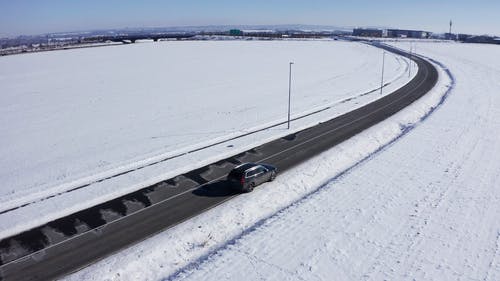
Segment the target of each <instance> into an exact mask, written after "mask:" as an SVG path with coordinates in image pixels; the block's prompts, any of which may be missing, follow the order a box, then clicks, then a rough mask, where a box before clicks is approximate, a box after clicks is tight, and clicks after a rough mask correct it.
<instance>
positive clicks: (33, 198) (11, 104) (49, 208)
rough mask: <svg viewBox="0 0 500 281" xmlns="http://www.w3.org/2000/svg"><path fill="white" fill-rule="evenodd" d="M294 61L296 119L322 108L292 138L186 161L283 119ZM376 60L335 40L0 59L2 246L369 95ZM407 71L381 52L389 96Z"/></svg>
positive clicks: (374, 52)
mask: <svg viewBox="0 0 500 281" xmlns="http://www.w3.org/2000/svg"><path fill="white" fill-rule="evenodd" d="M290 61H293V62H294V63H295V64H294V65H293V87H292V90H293V98H292V117H299V116H302V115H304V114H307V113H310V112H313V111H316V110H322V109H326V108H328V110H324V111H321V112H320V113H318V114H314V115H311V116H309V117H307V118H303V119H300V120H297V121H294V122H293V123H292V130H289V131H288V130H286V128H285V126H281V127H274V128H271V129H268V130H264V131H262V132H259V133H256V134H252V135H249V136H247V137H245V138H241V139H237V140H234V141H231V142H230V143H229V142H228V143H222V144H220V145H216V146H212V147H209V148H207V149H203V150H201V151H197V152H196V153H188V154H186V152H189V151H192V150H194V149H197V148H199V147H204V146H207V145H211V144H214V143H217V142H220V141H224V140H227V139H230V138H233V137H235V136H239V135H242V134H245V133H248V132H251V131H254V130H258V129H261V128H265V127H267V126H270V125H273V124H276V123H279V122H282V121H284V120H285V118H286V112H287V107H286V106H287V98H288V63H289V62H290ZM381 64H382V51H381V50H379V49H376V48H373V47H370V46H367V45H364V44H360V43H352V42H338V41H332V40H330V41H270V42H260V41H259V42H246V41H225V42H220V41H219V42H218V41H206V42H201V41H194V42H192V41H190V42H147V43H140V44H130V45H125V46H109V47H101V48H90V49H77V50H66V51H58V52H46V53H34V54H26V55H17V56H7V57H2V58H1V59H0V66H1V67H0V92H1V93H2V94H1V95H0V114H2V117H3V118H2V119H0V128H1V129H0V130H1V132H2V137H3V138H2V140H1V144H2V146H1V148H0V155H1V157H0V159H1V160H0V178H1V179H2V180H3V185H2V187H1V188H0V238H1V237H7V236H10V235H13V234H15V233H19V232H21V231H23V230H27V229H30V228H32V227H35V226H37V225H40V224H43V223H45V222H48V221H51V220H54V219H56V218H58V217H61V216H63V215H66V214H69V213H73V212H76V211H78V210H81V209H84V208H87V207H90V206H93V205H96V204H99V203H102V202H105V201H107V200H109V199H112V198H115V197H118V196H120V195H123V194H126V193H129V192H133V191H135V190H138V189H140V188H142V187H145V186H148V185H150V184H153V183H156V182H159V181H161V180H164V179H167V178H169V177H173V176H175V175H178V174H180V173H183V172H186V171H189V170H192V169H194V168H197V167H201V166H203V165H205V164H208V163H211V162H215V161H218V160H220V159H223V158H225V157H228V156H230V155H234V154H237V153H238V152H240V151H244V150H246V149H249V148H251V147H254V146H257V145H259V144H262V143H264V142H266V141H269V140H271V139H274V138H278V137H280V136H284V135H287V134H289V133H291V132H293V131H297V130H300V129H302V128H305V127H309V126H312V125H314V124H317V123H318V122H321V121H324V120H328V119H330V118H333V117H334V116H337V115H340V114H342V113H344V112H347V111H350V110H352V109H353V108H356V107H359V106H361V105H363V104H366V103H368V102H370V101H372V100H374V99H377V98H379V97H380V94H379V92H378V91H376V90H377V88H378V87H380V71H381ZM408 66H409V64H408V62H407V60H406V59H405V58H402V57H400V56H395V55H392V54H387V55H386V65H385V75H384V77H385V82H387V83H389V84H388V85H387V86H386V87H384V91H383V94H386V93H389V92H391V91H392V90H394V89H397V88H399V87H401V86H402V85H403V84H405V83H406V82H407V81H408V80H409V79H411V78H412V75H408V74H409V73H408V70H409V68H408ZM414 72H415V70H413V73H414ZM26 81H29V83H26ZM169 157H174V158H173V159H171V160H168V161H163V162H161V163H159V164H157V165H152V166H148V165H149V164H151V163H155V162H159V161H162V160H163V159H166V158H169ZM137 168H139V169H138V170H136V171H134V172H131V173H127V174H124V175H122V176H119V177H113V178H110V179H108V180H105V181H102V182H98V181H99V180H101V179H104V178H108V177H112V176H113V175H115V174H119V173H122V172H124V171H130V170H134V169H137ZM87 184H90V185H88V186H86V185H87ZM82 186H86V187H84V188H80V187H82ZM20 206H21V207H20ZM34 214H36V216H35V215H34Z"/></svg>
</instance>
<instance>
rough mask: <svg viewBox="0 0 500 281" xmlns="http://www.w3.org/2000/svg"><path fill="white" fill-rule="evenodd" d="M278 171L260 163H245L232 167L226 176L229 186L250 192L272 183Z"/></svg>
mask: <svg viewBox="0 0 500 281" xmlns="http://www.w3.org/2000/svg"><path fill="white" fill-rule="evenodd" d="M277 172H278V170H277V169H276V167H274V166H271V165H268V164H261V163H245V164H241V165H239V166H236V167H234V169H233V170H231V172H230V173H229V175H228V176H227V180H228V181H229V182H230V183H231V186H233V187H235V188H237V189H239V190H241V191H244V192H251V191H252V190H253V189H254V188H255V187H256V186H257V185H259V184H261V183H264V182H267V181H273V180H274V179H275V178H276V173H277Z"/></svg>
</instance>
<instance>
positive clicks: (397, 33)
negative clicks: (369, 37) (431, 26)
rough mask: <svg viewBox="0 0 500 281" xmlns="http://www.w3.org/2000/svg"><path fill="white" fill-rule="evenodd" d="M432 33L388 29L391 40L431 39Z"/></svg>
mask: <svg viewBox="0 0 500 281" xmlns="http://www.w3.org/2000/svg"><path fill="white" fill-rule="evenodd" d="M430 36H431V33H430V32H427V31H422V30H404V29H387V37H391V38H429V37H430Z"/></svg>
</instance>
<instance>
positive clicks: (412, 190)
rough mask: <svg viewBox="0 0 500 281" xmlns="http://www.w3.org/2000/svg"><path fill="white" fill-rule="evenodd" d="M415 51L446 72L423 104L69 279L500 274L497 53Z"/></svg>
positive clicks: (428, 47) (427, 47) (444, 48)
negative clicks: (269, 182)
mask: <svg viewBox="0 0 500 281" xmlns="http://www.w3.org/2000/svg"><path fill="white" fill-rule="evenodd" d="M392 44H394V45H396V46H399V47H401V48H404V49H407V48H408V43H407V42H402V43H392ZM417 52H418V53H420V54H422V55H424V56H428V57H431V58H433V59H435V60H436V61H438V62H440V63H442V66H444V67H447V68H449V70H450V72H451V76H448V75H447V73H446V72H445V69H441V70H440V81H439V83H438V86H437V87H436V88H435V89H434V90H433V91H432V92H431V93H430V94H428V95H426V96H425V97H424V98H422V99H420V100H419V101H417V102H416V103H414V104H413V105H411V106H410V107H408V108H407V109H405V110H403V111H402V112H400V113H398V114H396V115H395V116H393V117H391V118H389V119H388V120H386V121H384V122H382V123H380V124H378V125H376V126H374V127H372V128H370V129H368V130H366V131H364V132H363V133H361V134H360V135H358V136H356V137H354V138H352V139H350V140H348V141H346V142H344V143H343V144H341V145H340V146H337V147H335V148H333V149H332V150H330V151H327V152H325V153H323V154H322V155H319V156H318V157H316V158H315V159H313V160H311V161H309V162H307V163H304V164H303V165H300V166H298V167H297V168H296V169H294V170H290V171H287V172H286V173H284V174H282V175H281V176H280V177H278V179H277V181H276V182H273V183H272V184H266V185H264V186H262V187H261V188H258V189H256V190H255V191H254V192H253V193H251V194H246V195H243V196H239V197H238V198H236V199H234V200H231V201H230V202H227V203H225V204H224V205H222V206H219V207H217V208H215V209H212V210H210V211H209V212H207V213H205V214H202V215H200V216H198V217H197V218H194V219H192V220H190V221H188V222H185V223H183V224H181V225H178V226H177V227H175V228H173V229H170V230H168V231H165V232H164V233H162V234H159V235H156V236H155V237H153V238H151V239H149V240H147V241H144V242H142V243H140V244H138V245H135V246H133V247H131V248H129V249H127V250H125V251H123V252H121V253H118V254H116V255H114V256H112V257H109V258H107V259H105V260H103V261H101V262H99V263H97V264H95V265H92V266H90V267H88V268H86V269H84V270H82V271H80V272H78V273H76V274H74V275H72V276H69V277H68V279H72V280H79V279H94V280H139V279H142V280H146V279H147V280H161V279H165V278H166V279H168V280H170V279H173V280H238V279H240V280H257V279H264V280H332V279H333V280H500V219H499V218H500V204H499V202H500V189H499V188H498V183H497V179H498V178H499V177H500V162H499V161H498V157H499V156H500V140H499V136H500V121H499V120H500V95H499V91H500V84H499V79H498V77H500V48H498V46H489V45H472V44H469V45H466V44H454V43H430V42H427V43H419V44H418V46H417ZM443 100H444V102H443ZM435 106H438V107H437V109H435V110H434V108H435Z"/></svg>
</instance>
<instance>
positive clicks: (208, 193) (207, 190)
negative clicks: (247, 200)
mask: <svg viewBox="0 0 500 281" xmlns="http://www.w3.org/2000/svg"><path fill="white" fill-rule="evenodd" d="M240 193H241V192H239V191H238V190H235V189H234V188H232V187H231V184H230V182H229V181H227V180H220V181H216V182H213V183H209V184H206V185H204V186H202V187H200V188H198V189H195V190H194V191H193V194H194V195H197V196H203V197H227V196H233V195H237V194H240Z"/></svg>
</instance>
